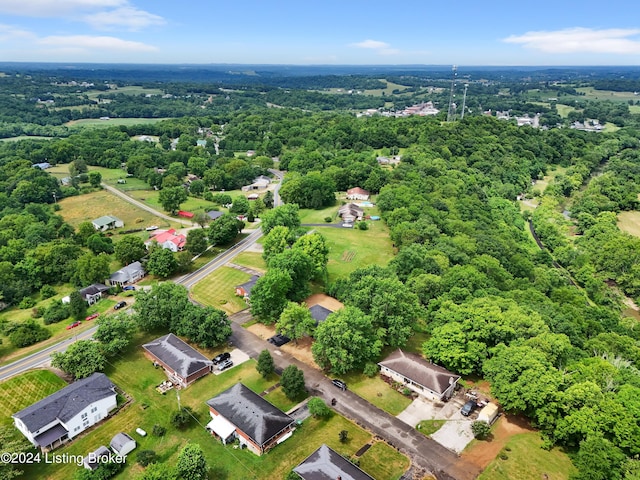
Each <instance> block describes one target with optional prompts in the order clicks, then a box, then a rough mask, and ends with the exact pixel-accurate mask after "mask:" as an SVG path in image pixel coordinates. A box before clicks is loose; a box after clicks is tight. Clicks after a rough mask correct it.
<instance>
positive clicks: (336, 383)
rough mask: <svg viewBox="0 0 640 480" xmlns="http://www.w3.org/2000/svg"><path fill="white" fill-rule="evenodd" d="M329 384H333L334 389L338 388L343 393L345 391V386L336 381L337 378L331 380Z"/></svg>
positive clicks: (340, 381)
mask: <svg viewBox="0 0 640 480" xmlns="http://www.w3.org/2000/svg"><path fill="white" fill-rule="evenodd" d="M331 383H333V384H334V385H335V386H336V387H338V388H339V389H340V390H342V391H345V390H346V389H347V384H346V383H344V382H343V381H342V380H338V379H337V378H334V379H333V380H331Z"/></svg>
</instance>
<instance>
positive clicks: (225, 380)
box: [0, 335, 408, 480]
mask: <svg viewBox="0 0 640 480" xmlns="http://www.w3.org/2000/svg"><path fill="white" fill-rule="evenodd" d="M152 338H153V337H151V336H149V335H146V336H141V335H137V336H136V338H135V342H134V343H135V346H132V347H130V348H129V349H128V350H127V351H126V352H125V354H123V355H122V356H121V357H120V358H118V359H116V360H114V361H112V362H111V363H110V364H109V365H108V367H107V369H106V371H105V373H106V374H107V376H108V377H109V378H110V379H111V380H112V381H113V382H114V383H115V384H116V385H117V386H118V387H119V388H120V389H121V390H122V391H124V392H125V393H126V394H127V395H128V396H129V397H130V398H131V401H130V402H129V403H128V404H127V405H126V406H124V407H123V408H122V409H121V410H120V411H119V412H118V413H117V414H115V415H114V416H113V417H111V418H109V419H108V420H106V421H105V422H104V423H102V424H101V425H99V426H97V427H95V428H93V429H92V430H90V431H89V432H88V433H86V434H84V435H81V436H80V437H79V438H77V439H76V440H75V441H73V442H72V443H71V444H69V445H67V446H65V447H63V448H60V449H58V450H57V451H56V453H60V454H69V455H83V456H84V455H86V454H87V453H88V452H90V451H93V450H95V449H96V448H97V447H98V446H100V445H108V444H109V441H110V439H111V438H112V437H113V435H115V434H116V433H118V432H121V431H122V432H126V433H129V434H130V435H132V436H133V437H134V438H135V439H136V441H137V443H138V447H137V449H136V451H134V452H133V453H132V454H130V456H129V458H128V459H127V466H126V469H125V471H124V472H123V473H121V474H120V475H118V477H117V478H130V477H132V476H135V475H138V474H139V473H140V472H141V471H142V468H141V467H140V466H139V465H137V464H136V463H135V459H136V456H137V453H138V452H140V451H142V450H148V449H151V450H155V451H156V452H157V454H158V456H159V458H160V461H162V462H168V463H175V460H176V458H177V455H178V453H179V451H180V450H181V449H182V447H183V446H184V445H185V444H186V443H187V442H193V443H198V444H199V445H200V446H201V447H202V448H203V450H204V454H205V457H206V459H207V462H208V464H209V466H210V467H211V471H210V478H220V479H222V478H227V479H236V478H243V479H282V478H284V477H285V476H286V475H287V473H288V472H289V471H290V470H291V469H292V468H293V467H295V466H296V465H298V464H299V463H300V462H301V461H302V460H304V459H305V458H306V457H307V456H309V455H310V454H311V453H312V452H313V451H314V450H315V449H316V448H318V447H319V446H320V445H321V444H322V443H326V444H327V445H329V446H330V447H331V448H333V449H335V450H336V451H338V452H339V453H341V454H344V455H348V456H351V455H353V454H354V453H355V452H356V451H357V450H358V449H360V448H361V447H362V446H363V445H365V444H367V443H369V442H370V441H372V436H371V434H369V433H368V432H366V431H365V430H363V429H361V428H359V427H358V426H356V425H354V424H353V423H351V422H349V421H348V420H346V419H344V418H343V417H341V416H339V415H335V414H334V415H332V416H331V417H330V418H329V419H325V420H319V419H314V418H310V419H308V420H305V421H304V422H303V423H302V425H299V426H298V427H297V429H296V432H295V433H294V436H293V438H291V439H289V440H288V441H286V442H284V443H282V444H281V445H278V446H277V447H275V448H274V449H273V450H271V451H270V452H269V453H268V454H267V455H263V456H262V457H258V456H256V455H254V454H252V453H250V452H249V451H248V450H245V449H236V448H234V446H233V445H228V446H224V445H222V444H221V443H220V442H219V441H217V440H216V439H215V438H212V437H211V435H210V434H209V433H208V432H207V431H206V430H205V429H204V426H205V425H206V423H208V421H209V419H210V417H209V413H208V407H207V405H206V403H205V402H206V401H207V400H208V399H210V398H212V397H214V396H216V395H217V394H219V393H221V392H222V391H224V390H226V389H227V388H229V387H231V386H232V385H234V384H235V383H236V382H239V381H241V382H242V383H244V384H245V385H247V386H248V387H249V388H251V389H252V390H254V391H256V392H261V391H263V390H265V389H266V388H268V387H269V386H271V385H273V384H274V383H275V382H276V381H277V377H275V376H271V377H270V378H268V379H267V380H264V379H263V378H262V377H261V376H260V375H259V374H258V373H257V371H256V369H255V366H256V363H255V361H253V360H250V361H248V362H246V363H244V364H242V365H238V366H236V367H234V368H231V369H229V370H227V371H225V372H224V373H222V374H220V375H208V376H206V377H204V378H202V379H200V380H198V381H197V382H195V383H194V384H193V385H192V386H190V387H189V388H187V389H185V390H182V391H180V395H179V396H178V395H177V394H176V392H175V391H169V392H167V393H166V394H165V395H161V394H159V393H158V392H156V390H155V386H156V385H158V384H159V383H160V382H162V381H163V380H165V379H166V376H165V374H164V373H163V372H162V370H161V369H158V368H154V367H153V364H152V363H151V362H150V361H149V360H148V359H147V358H145V357H144V355H143V353H142V350H141V348H140V347H139V345H140V344H142V343H144V342H146V341H149V340H151V339H152ZM211 353H212V352H211V351H207V352H206V354H207V355H211ZM132 372H135V374H133V375H132ZM54 378H57V377H55V376H52V374H50V373H49V372H46V373H44V372H34V373H30V374H27V375H23V376H21V377H18V378H17V379H13V380H11V381H8V382H5V383H3V384H0V395H3V396H0V399H1V400H2V401H3V402H2V405H5V402H4V399H5V396H10V395H16V394H17V393H18V392H29V393H28V395H31V396H30V397H29V396H28V397H25V398H24V399H21V400H19V402H18V403H19V404H18V403H16V404H15V405H14V404H11V406H10V407H8V408H7V407H4V408H3V410H2V411H1V414H2V418H1V419H0V421H2V422H8V418H9V416H10V415H11V414H12V413H14V412H13V410H16V411H17V410H19V409H20V408H22V407H23V406H24V405H26V404H30V403H31V402H32V401H35V400H37V399H39V398H42V397H44V396H46V395H47V394H50V393H51V392H52V391H54V390H57V389H58V388H60V387H62V386H63V385H64V382H62V381H61V380H59V379H58V380H55V379H54ZM49 381H51V382H58V383H57V384H55V383H52V384H51V385H50V384H49V383H48V382H49ZM14 401H15V400H14ZM178 404H180V405H182V406H190V407H192V408H193V411H194V415H195V417H196V418H197V421H193V422H192V423H191V425H189V426H187V427H186V429H184V430H182V431H178V430H176V429H175V428H174V427H172V426H171V425H170V417H171V415H172V414H173V413H174V412H175V411H176V410H177V408H178ZM9 410H11V411H9ZM156 424H158V425H162V426H164V427H166V428H167V433H166V434H165V436H163V437H156V436H154V435H152V434H150V432H151V431H152V429H153V426H154V425H156ZM138 427H140V428H142V429H144V430H146V431H147V432H149V435H147V436H146V437H141V436H139V435H137V434H136V433H135V429H136V428H138ZM342 430H347V431H348V441H347V442H345V443H341V442H340V440H339V432H340V431H342ZM374 447H375V450H374V451H373V452H372V453H371V454H369V455H367V454H365V455H364V456H363V457H362V468H363V469H364V470H365V471H368V472H369V473H370V474H371V475H373V476H374V477H375V478H377V479H379V480H385V479H396V478H398V476H399V475H398V473H402V472H401V470H402V468H406V466H407V465H408V460H407V459H406V458H405V457H403V456H402V455H400V454H399V453H398V452H396V451H395V450H394V449H393V448H391V447H390V446H388V445H386V444H384V443H380V444H379V445H378V444H376V445H374ZM372 449H373V447H372ZM80 468H82V467H78V466H77V465H75V464H49V465H46V466H43V465H33V466H26V468H25V477H26V478H43V477H44V476H46V477H47V478H50V479H54V480H55V479H67V478H72V477H73V475H74V473H75V472H76V471H78V470H79V469H80Z"/></svg>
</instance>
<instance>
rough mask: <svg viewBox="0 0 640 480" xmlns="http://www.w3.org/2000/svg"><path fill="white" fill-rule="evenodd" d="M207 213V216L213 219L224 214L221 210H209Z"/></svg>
mask: <svg viewBox="0 0 640 480" xmlns="http://www.w3.org/2000/svg"><path fill="white" fill-rule="evenodd" d="M207 215H208V216H209V218H210V219H211V220H215V219H217V218H220V217H221V216H222V215H224V213H223V212H220V211H218V210H209V211H208V212H207Z"/></svg>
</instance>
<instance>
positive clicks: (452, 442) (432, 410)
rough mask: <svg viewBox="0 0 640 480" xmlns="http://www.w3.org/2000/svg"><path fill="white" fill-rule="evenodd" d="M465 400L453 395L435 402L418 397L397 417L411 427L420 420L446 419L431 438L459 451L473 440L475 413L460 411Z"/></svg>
mask: <svg viewBox="0 0 640 480" xmlns="http://www.w3.org/2000/svg"><path fill="white" fill-rule="evenodd" d="M466 400H467V399H466V398H465V397H463V396H455V397H453V398H452V399H450V400H449V401H448V402H435V401H430V400H427V399H424V398H422V397H418V398H417V399H415V400H414V401H413V402H411V404H410V405H409V406H408V407H407V408H405V409H404V410H403V411H402V412H401V413H400V414H399V415H398V416H397V418H398V419H399V420H402V421H403V422H404V423H406V424H408V425H411V426H412V427H415V426H416V425H418V423H420V422H421V421H422V420H446V422H445V424H444V425H443V426H442V427H441V428H440V429H439V430H438V431H437V432H435V433H434V434H432V435H431V438H432V439H433V440H435V441H436V442H438V443H439V444H440V445H442V446H443V447H446V448H448V449H449V450H452V451H454V452H456V453H460V452H462V450H464V448H465V447H466V446H467V445H468V443H469V442H470V441H471V440H473V432H472V431H471V424H472V423H473V420H474V417H475V416H476V415H477V413H475V414H474V415H472V416H470V417H465V416H464V415H462V414H461V413H460V409H461V408H462V406H463V405H464V404H465V402H466Z"/></svg>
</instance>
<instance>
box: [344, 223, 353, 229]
mask: <svg viewBox="0 0 640 480" xmlns="http://www.w3.org/2000/svg"><path fill="white" fill-rule="evenodd" d="M342 226H343V227H344V228H353V223H343V224H342Z"/></svg>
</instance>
